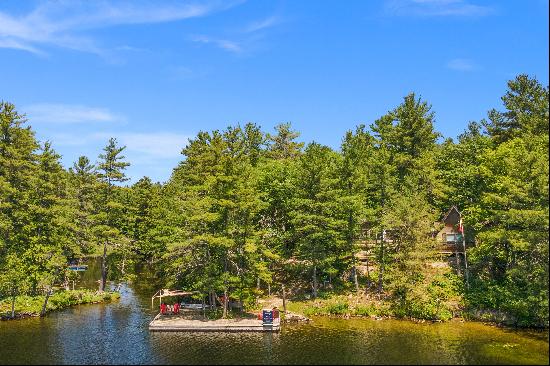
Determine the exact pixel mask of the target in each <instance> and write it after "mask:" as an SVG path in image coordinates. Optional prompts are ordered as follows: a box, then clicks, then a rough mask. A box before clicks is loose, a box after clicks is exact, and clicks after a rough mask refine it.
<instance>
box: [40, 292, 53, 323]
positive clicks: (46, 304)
mask: <svg viewBox="0 0 550 366" xmlns="http://www.w3.org/2000/svg"><path fill="white" fill-rule="evenodd" d="M51 294H52V289H51V288H50V287H48V291H46V298H45V299H44V304H43V305H42V311H41V312H40V316H44V315H46V307H47V306H48V300H49V299H50V295H51Z"/></svg>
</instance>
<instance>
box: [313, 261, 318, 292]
mask: <svg viewBox="0 0 550 366" xmlns="http://www.w3.org/2000/svg"><path fill="white" fill-rule="evenodd" d="M317 287H318V284H317V266H313V298H314V299H316V298H317Z"/></svg>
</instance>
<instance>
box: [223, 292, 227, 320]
mask: <svg viewBox="0 0 550 366" xmlns="http://www.w3.org/2000/svg"><path fill="white" fill-rule="evenodd" d="M227 303H228V299H227V288H225V289H224V290H223V315H222V318H224V319H225V318H227Z"/></svg>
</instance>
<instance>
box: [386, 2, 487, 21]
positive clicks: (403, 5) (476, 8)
mask: <svg viewBox="0 0 550 366" xmlns="http://www.w3.org/2000/svg"><path fill="white" fill-rule="evenodd" d="M384 8H385V10H386V12H387V13H389V14H392V15H402V16H409V15H412V16H428V17H430V16H433V17H445V16H456V17H479V16H485V15H489V14H492V13H493V12H494V10H495V9H494V8H493V7H491V6H487V5H477V4H473V3H472V2H471V1H468V0H387V1H386V3H385V6H384Z"/></svg>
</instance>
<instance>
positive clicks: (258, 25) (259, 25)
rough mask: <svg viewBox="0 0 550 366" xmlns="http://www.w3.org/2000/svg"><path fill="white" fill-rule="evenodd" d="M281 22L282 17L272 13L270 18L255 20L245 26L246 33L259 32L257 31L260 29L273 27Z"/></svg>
mask: <svg viewBox="0 0 550 366" xmlns="http://www.w3.org/2000/svg"><path fill="white" fill-rule="evenodd" d="M280 22H281V18H280V17H278V16H276V15H272V16H270V17H268V18H265V19H262V20H258V21H255V22H252V23H250V24H249V25H248V26H247V27H246V28H245V30H244V31H245V32H246V33H252V32H257V31H260V30H263V29H266V28H271V27H273V26H275V25H277V24H279V23H280Z"/></svg>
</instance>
